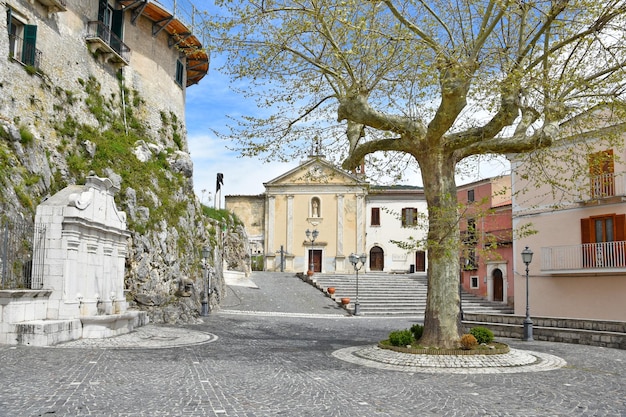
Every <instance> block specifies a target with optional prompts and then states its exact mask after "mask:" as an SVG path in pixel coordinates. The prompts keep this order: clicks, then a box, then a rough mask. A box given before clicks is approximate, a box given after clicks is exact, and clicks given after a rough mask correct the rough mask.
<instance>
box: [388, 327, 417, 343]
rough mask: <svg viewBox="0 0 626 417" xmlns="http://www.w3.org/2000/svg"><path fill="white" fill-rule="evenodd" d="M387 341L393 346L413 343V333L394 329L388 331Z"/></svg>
mask: <svg viewBox="0 0 626 417" xmlns="http://www.w3.org/2000/svg"><path fill="white" fill-rule="evenodd" d="M389 343H391V344H392V345H393V346H406V345H410V344H411V343H413V334H412V333H411V331H410V330H408V329H406V330H394V331H393V332H391V333H389Z"/></svg>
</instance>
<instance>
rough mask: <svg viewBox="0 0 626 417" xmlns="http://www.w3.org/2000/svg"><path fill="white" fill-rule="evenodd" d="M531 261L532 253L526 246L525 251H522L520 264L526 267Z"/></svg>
mask: <svg viewBox="0 0 626 417" xmlns="http://www.w3.org/2000/svg"><path fill="white" fill-rule="evenodd" d="M532 261H533V251H531V250H530V249H528V246H526V249H524V250H523V251H522V262H524V264H526V266H528V264H530V263H531V262H532Z"/></svg>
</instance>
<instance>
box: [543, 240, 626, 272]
mask: <svg viewBox="0 0 626 417" xmlns="http://www.w3.org/2000/svg"><path fill="white" fill-rule="evenodd" d="M541 269H542V271H576V270H579V271H580V272H585V271H588V270H590V269H600V270H606V271H607V272H608V270H611V269H626V242H624V241H619V242H603V243H583V244H581V245H567V246H550V247H545V248H541Z"/></svg>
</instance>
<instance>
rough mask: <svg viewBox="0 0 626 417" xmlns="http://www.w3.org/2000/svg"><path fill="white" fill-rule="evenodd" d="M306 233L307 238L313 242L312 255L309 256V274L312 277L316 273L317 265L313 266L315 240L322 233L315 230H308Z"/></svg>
mask: <svg viewBox="0 0 626 417" xmlns="http://www.w3.org/2000/svg"><path fill="white" fill-rule="evenodd" d="M304 233H306V238H307V239H308V240H309V241H310V242H311V253H310V254H309V273H308V274H307V275H310V276H311V275H313V273H314V272H315V271H313V269H314V268H315V265H314V264H313V243H315V239H317V237H318V236H319V234H320V232H318V231H317V229H313V231H310V230H309V229H306V231H305V232H304Z"/></svg>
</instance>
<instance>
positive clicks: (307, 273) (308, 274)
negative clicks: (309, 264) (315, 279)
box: [306, 269, 313, 277]
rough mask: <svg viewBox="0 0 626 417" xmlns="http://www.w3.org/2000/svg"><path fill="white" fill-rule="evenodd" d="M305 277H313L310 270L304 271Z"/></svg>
mask: <svg viewBox="0 0 626 417" xmlns="http://www.w3.org/2000/svg"><path fill="white" fill-rule="evenodd" d="M306 275H307V276H309V277H310V276H313V271H311V270H310V269H309V270H308V271H306Z"/></svg>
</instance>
